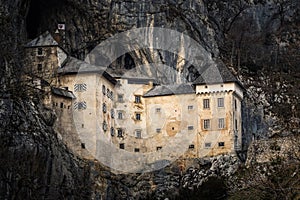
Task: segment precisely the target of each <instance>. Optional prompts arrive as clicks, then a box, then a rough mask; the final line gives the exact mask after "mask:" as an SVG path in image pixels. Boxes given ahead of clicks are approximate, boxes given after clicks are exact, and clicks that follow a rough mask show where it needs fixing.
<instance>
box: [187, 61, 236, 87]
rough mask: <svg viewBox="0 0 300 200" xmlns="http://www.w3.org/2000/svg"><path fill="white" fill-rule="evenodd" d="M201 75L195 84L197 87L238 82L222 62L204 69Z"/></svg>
mask: <svg viewBox="0 0 300 200" xmlns="http://www.w3.org/2000/svg"><path fill="white" fill-rule="evenodd" d="M200 74H201V75H200V76H199V77H198V78H197V79H196V80H195V81H194V82H193V83H194V84H196V85H202V84H213V83H228V82H237V81H238V80H237V79H236V77H235V76H234V75H233V74H232V73H231V72H230V71H229V69H228V68H227V67H226V66H225V65H224V64H223V63H221V62H218V63H216V65H214V66H209V67H207V68H205V69H202V72H201V73H200Z"/></svg>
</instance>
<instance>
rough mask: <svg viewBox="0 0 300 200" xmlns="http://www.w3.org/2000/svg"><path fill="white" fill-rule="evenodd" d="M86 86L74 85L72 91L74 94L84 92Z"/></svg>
mask: <svg viewBox="0 0 300 200" xmlns="http://www.w3.org/2000/svg"><path fill="white" fill-rule="evenodd" d="M86 89H87V86H86V84H85V83H78V84H75V85H74V91H75V92H84V91H86Z"/></svg>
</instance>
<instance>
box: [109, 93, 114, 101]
mask: <svg viewBox="0 0 300 200" xmlns="http://www.w3.org/2000/svg"><path fill="white" fill-rule="evenodd" d="M110 99H111V100H114V93H113V91H110Z"/></svg>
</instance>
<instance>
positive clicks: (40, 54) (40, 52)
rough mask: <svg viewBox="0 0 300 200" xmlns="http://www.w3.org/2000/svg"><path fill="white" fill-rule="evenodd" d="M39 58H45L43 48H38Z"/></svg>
mask: <svg viewBox="0 0 300 200" xmlns="http://www.w3.org/2000/svg"><path fill="white" fill-rule="evenodd" d="M36 55H37V56H43V55H44V50H43V48H42V47H38V48H37V52H36Z"/></svg>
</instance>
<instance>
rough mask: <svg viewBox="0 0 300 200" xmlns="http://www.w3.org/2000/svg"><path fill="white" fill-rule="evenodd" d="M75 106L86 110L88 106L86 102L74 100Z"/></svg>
mask: <svg viewBox="0 0 300 200" xmlns="http://www.w3.org/2000/svg"><path fill="white" fill-rule="evenodd" d="M74 108H75V109H78V110H85V109H86V108H87V105H86V102H85V101H83V102H74Z"/></svg>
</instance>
